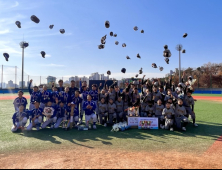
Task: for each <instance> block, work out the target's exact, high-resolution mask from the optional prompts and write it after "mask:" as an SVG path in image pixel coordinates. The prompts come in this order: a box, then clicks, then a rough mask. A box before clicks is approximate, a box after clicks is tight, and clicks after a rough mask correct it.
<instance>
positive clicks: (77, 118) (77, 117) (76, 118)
mask: <svg viewBox="0 0 222 170" xmlns="http://www.w3.org/2000/svg"><path fill="white" fill-rule="evenodd" d="M74 121H75V122H78V121H79V116H75V117H74ZM70 123H71V122H70V121H69V123H68V125H67V128H69V127H70Z"/></svg>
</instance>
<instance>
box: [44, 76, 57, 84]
mask: <svg viewBox="0 0 222 170" xmlns="http://www.w3.org/2000/svg"><path fill="white" fill-rule="evenodd" d="M46 79H47V84H50V83H53V82H54V83H55V82H56V77H53V76H48V77H47V78H46Z"/></svg>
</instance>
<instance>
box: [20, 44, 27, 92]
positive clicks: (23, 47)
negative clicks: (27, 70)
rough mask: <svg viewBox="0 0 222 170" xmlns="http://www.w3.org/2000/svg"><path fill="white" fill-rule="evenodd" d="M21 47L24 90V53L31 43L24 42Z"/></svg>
mask: <svg viewBox="0 0 222 170" xmlns="http://www.w3.org/2000/svg"><path fill="white" fill-rule="evenodd" d="M19 45H20V47H21V48H22V89H23V88H24V81H23V80H24V51H25V48H27V47H28V46H29V43H27V42H25V41H22V42H20V44H19Z"/></svg>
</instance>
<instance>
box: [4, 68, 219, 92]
mask: <svg viewBox="0 0 222 170" xmlns="http://www.w3.org/2000/svg"><path fill="white" fill-rule="evenodd" d="M0 67H1V71H0V72H1V82H0V83H1V84H0V89H22V70H21V69H20V68H18V67H17V66H4V65H1V66H0ZM193 78H194V79H196V83H195V84H194V87H195V88H196V89H200V88H211V89H212V88H222V75H206V74H203V75H202V76H198V75H193ZM30 80H33V83H32V86H40V85H47V86H48V87H51V86H52V83H55V84H57V83H58V81H59V80H63V82H64V83H63V84H64V86H69V85H70V83H71V80H75V81H76V87H79V78H78V77H77V76H73V77H66V76H64V77H56V76H32V75H28V74H26V73H24V78H23V89H27V88H28V85H29V82H30ZM161 80H162V81H164V79H161ZM167 80H168V78H167ZM82 81H87V84H89V79H88V78H86V77H85V79H82ZM172 81H173V82H174V83H175V85H177V84H178V83H179V77H178V76H176V75H174V76H173V77H172ZM185 81H187V78H186V79H185ZM118 82H119V86H120V88H124V86H125V85H124V83H125V82H132V80H131V79H124V80H119V81H118ZM138 84H141V79H139V80H138ZM138 88H140V85H138Z"/></svg>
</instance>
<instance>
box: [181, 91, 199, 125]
mask: <svg viewBox="0 0 222 170" xmlns="http://www.w3.org/2000/svg"><path fill="white" fill-rule="evenodd" d="M185 93H186V94H185V95H184V100H185V102H184V104H185V108H186V111H187V114H188V116H189V115H190V116H191V118H192V120H193V126H195V127H198V125H197V124H196V114H195V113H194V99H193V97H192V93H193V91H191V90H188V91H187V92H185Z"/></svg>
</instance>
